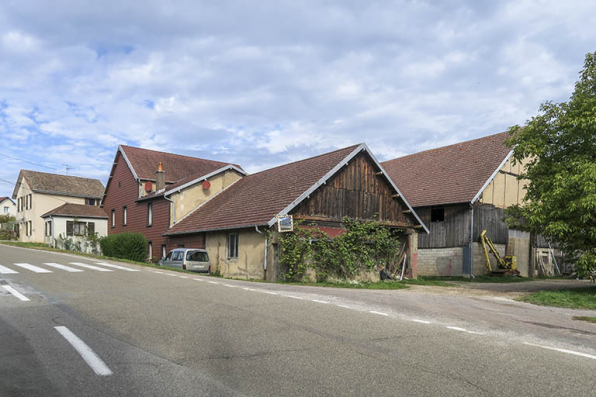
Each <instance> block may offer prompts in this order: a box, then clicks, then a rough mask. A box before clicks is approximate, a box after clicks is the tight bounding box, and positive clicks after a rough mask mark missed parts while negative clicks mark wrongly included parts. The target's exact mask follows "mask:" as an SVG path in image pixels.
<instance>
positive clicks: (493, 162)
mask: <svg viewBox="0 0 596 397" xmlns="http://www.w3.org/2000/svg"><path fill="white" fill-rule="evenodd" d="M508 137H509V134H508V133H507V132H502V133H500V134H495V135H489V136H486V137H484V138H479V139H474V140H471V141H467V142H461V143H457V144H455V145H449V146H444V147H441V148H437V149H432V150H426V151H424V152H420V153H415V154H411V155H409V156H404V157H400V158H397V159H394V160H389V161H385V162H384V163H382V165H383V168H385V171H387V173H388V174H389V176H390V177H391V178H392V179H393V182H394V183H395V184H396V185H397V187H398V188H399V190H401V192H402V193H403V194H404V196H405V197H407V198H408V201H409V202H410V204H411V205H412V206H414V207H423V206H430V205H443V204H454V203H469V202H471V201H472V200H473V199H474V197H475V196H476V194H477V193H478V192H479V191H480V189H482V187H483V186H484V184H485V183H486V181H487V180H488V179H489V178H490V177H491V176H492V174H493V173H494V172H495V171H496V170H497V168H498V167H499V165H500V164H501V163H502V162H503V160H505V158H506V157H507V154H508V153H509V152H510V151H511V149H509V148H508V147H507V146H505V144H504V140H505V139H507V138H508Z"/></svg>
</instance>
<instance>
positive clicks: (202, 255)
mask: <svg viewBox="0 0 596 397" xmlns="http://www.w3.org/2000/svg"><path fill="white" fill-rule="evenodd" d="M158 264H159V265H160V266H167V267H174V268H178V269H184V270H191V271H193V272H204V273H209V272H210V271H211V263H210V262H209V254H208V253H207V251H205V250H204V249H199V248H176V249H173V250H171V251H170V252H168V254H167V255H166V257H165V258H161V260H160V261H159V262H158Z"/></svg>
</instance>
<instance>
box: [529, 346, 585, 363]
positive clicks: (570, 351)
mask: <svg viewBox="0 0 596 397" xmlns="http://www.w3.org/2000/svg"><path fill="white" fill-rule="evenodd" d="M523 344H524V345H528V346H534V347H541V348H543V349H547V350H554V351H558V352H560V353H567V354H573V355H574V356H580V357H586V358H591V359H592V360H596V356H593V355H591V354H587V353H581V352H576V351H573V350H567V349H560V348H558V347H551V346H542V345H535V344H534V343H529V342H523Z"/></svg>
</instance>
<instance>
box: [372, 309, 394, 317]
mask: <svg viewBox="0 0 596 397" xmlns="http://www.w3.org/2000/svg"><path fill="white" fill-rule="evenodd" d="M368 312H369V313H372V314H379V315H381V316H388V315H389V314H387V313H383V312H378V311H376V310H369V311H368Z"/></svg>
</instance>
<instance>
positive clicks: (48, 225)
mask: <svg viewBox="0 0 596 397" xmlns="http://www.w3.org/2000/svg"><path fill="white" fill-rule="evenodd" d="M51 236H52V221H47V222H46V237H51Z"/></svg>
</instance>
